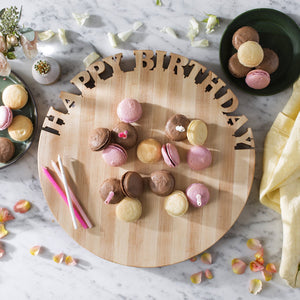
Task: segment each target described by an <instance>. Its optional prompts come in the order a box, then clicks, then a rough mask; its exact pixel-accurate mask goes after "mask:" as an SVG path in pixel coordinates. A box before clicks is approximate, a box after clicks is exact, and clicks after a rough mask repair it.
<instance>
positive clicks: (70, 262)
mask: <svg viewBox="0 0 300 300" xmlns="http://www.w3.org/2000/svg"><path fill="white" fill-rule="evenodd" d="M65 264H66V265H67V266H75V265H77V262H76V260H75V259H74V258H73V257H72V256H70V255H69V256H67V257H66V259H65Z"/></svg>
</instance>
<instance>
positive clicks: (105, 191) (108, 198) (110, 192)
mask: <svg viewBox="0 0 300 300" xmlns="http://www.w3.org/2000/svg"><path fill="white" fill-rule="evenodd" d="M99 192H100V196H101V198H102V199H103V201H104V203H106V204H114V203H118V202H120V201H121V200H122V199H123V198H124V194H123V192H122V189H121V183H120V180H119V179H117V178H108V179H106V180H104V181H103V183H102V184H101V186H100V189H99Z"/></svg>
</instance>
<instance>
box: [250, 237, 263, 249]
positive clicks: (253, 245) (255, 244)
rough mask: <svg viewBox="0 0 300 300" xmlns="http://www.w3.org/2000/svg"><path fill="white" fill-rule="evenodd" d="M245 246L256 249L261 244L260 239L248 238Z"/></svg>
mask: <svg viewBox="0 0 300 300" xmlns="http://www.w3.org/2000/svg"><path fill="white" fill-rule="evenodd" d="M247 247H248V248H249V249H251V250H256V251H258V250H259V249H260V248H261V247H262V245H261V243H260V241H259V240H257V239H249V240H248V241H247Z"/></svg>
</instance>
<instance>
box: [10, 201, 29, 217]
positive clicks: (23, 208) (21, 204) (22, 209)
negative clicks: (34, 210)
mask: <svg viewBox="0 0 300 300" xmlns="http://www.w3.org/2000/svg"><path fill="white" fill-rule="evenodd" d="M30 208H31V204H30V202H29V201H27V200H19V201H18V202H17V203H16V204H15V206H14V211H15V212H17V213H21V214H24V213H26V212H28V211H29V209H30Z"/></svg>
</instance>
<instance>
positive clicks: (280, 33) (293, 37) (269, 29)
mask: <svg viewBox="0 0 300 300" xmlns="http://www.w3.org/2000/svg"><path fill="white" fill-rule="evenodd" d="M242 26H251V27H253V28H254V29H256V30H257V32H258V34H259V38H260V41H259V43H260V45H261V46H262V47H263V48H270V49H272V50H273V51H275V52H276V53H277V55H278V57H279V67H278V69H277V70H276V71H275V72H274V73H273V74H271V83H270V84H269V85H268V86H267V87H266V88H264V89H261V90H255V89H252V88H250V87H248V86H247V85H246V83H245V78H235V77H234V76H232V75H231V73H230V72H229V70H228V61H229V58H230V57H231V56H232V55H233V54H234V53H235V52H236V50H235V49H234V47H233V46H232V36H233V34H234V33H235V31H236V30H238V29H239V28H241V27H242ZM220 62H221V65H222V67H223V69H224V72H225V74H226V76H227V77H228V78H229V79H230V81H231V82H233V83H234V84H235V85H236V86H237V87H239V88H241V89H242V90H244V91H245V92H247V93H250V94H254V95H261V96H265V95H273V94H276V93H278V92H281V91H282V90H284V89H286V88H287V87H289V86H290V85H291V84H293V82H294V81H295V80H296V79H297V78H298V76H299V74H300V67H299V66H300V28H299V27H298V25H297V24H296V23H295V22H294V21H293V20H292V19H291V18H290V17H289V16H287V15H285V14H284V13H282V12H280V11H278V10H274V9H269V8H259V9H253V10H249V11H246V12H244V13H242V14H241V15H239V16H238V17H236V18H235V19H234V20H233V21H232V22H231V23H230V24H229V25H228V26H227V28H226V30H225V32H224V34H223V37H222V39H221V43H220Z"/></svg>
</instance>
